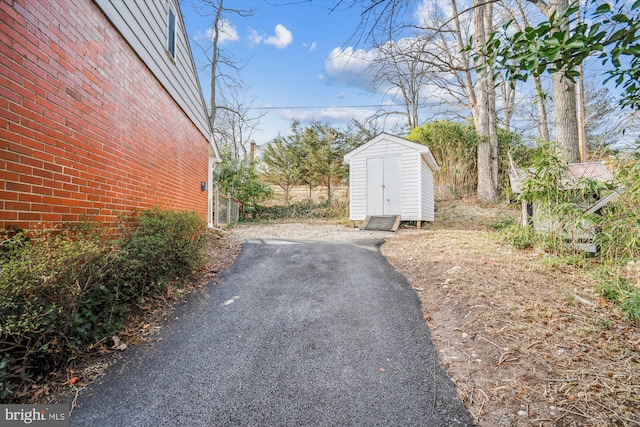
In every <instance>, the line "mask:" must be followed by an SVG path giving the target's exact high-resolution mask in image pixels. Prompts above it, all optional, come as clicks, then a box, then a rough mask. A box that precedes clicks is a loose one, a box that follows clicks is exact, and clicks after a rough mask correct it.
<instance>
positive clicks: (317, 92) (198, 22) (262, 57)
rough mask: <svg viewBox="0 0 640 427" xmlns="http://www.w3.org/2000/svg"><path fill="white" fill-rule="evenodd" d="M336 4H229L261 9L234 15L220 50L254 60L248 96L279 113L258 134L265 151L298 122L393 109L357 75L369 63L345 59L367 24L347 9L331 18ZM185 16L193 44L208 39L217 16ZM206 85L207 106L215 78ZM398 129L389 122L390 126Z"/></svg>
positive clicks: (187, 12)
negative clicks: (384, 107)
mask: <svg viewBox="0 0 640 427" xmlns="http://www.w3.org/2000/svg"><path fill="white" fill-rule="evenodd" d="M276 1H278V2H279V3H280V4H282V3H296V2H285V1H282V0H276ZM183 3H186V2H183ZM332 3H333V1H331V0H327V1H326V2H325V1H314V2H313V4H315V6H313V5H308V4H306V5H299V4H289V5H281V6H278V5H270V4H269V3H267V2H265V1H251V0H227V1H226V2H225V6H227V7H234V8H244V9H255V11H254V13H253V15H252V16H250V17H238V16H236V15H228V18H229V22H228V26H227V27H226V30H224V31H225V34H226V36H225V38H226V40H225V41H224V42H223V43H222V44H221V46H222V47H223V48H224V49H226V50H227V51H229V52H231V53H233V55H234V56H235V57H236V58H238V59H241V60H247V63H246V66H245V67H244V68H243V70H242V71H241V77H242V80H243V82H244V83H245V84H246V85H247V86H248V92H247V97H248V98H255V99H254V101H253V106H254V107H257V108H268V107H274V108H273V109H271V110H270V111H269V113H268V114H267V115H266V116H265V117H263V118H262V120H261V124H260V126H259V128H260V129H261V130H260V131H258V132H256V133H254V135H253V136H254V138H253V139H255V141H256V142H257V143H258V144H264V143H266V142H268V141H269V140H271V139H273V138H274V137H275V136H277V135H278V133H280V134H283V135H286V134H287V133H288V131H289V128H290V124H291V121H292V120H293V119H298V120H300V121H301V122H303V123H305V122H308V121H309V120H318V121H321V122H327V123H330V124H332V125H335V126H336V127H341V126H343V125H345V124H346V123H347V122H348V121H350V120H351V119H354V118H355V119H361V120H364V119H365V118H367V117H368V116H370V115H371V114H373V113H374V112H375V111H376V108H374V107H361V106H370V105H379V104H381V103H384V102H387V103H388V102H391V100H389V99H385V98H384V97H383V96H382V95H381V94H372V93H371V92H370V91H369V90H368V89H367V88H366V86H365V85H364V84H363V82H362V79H361V78H360V77H359V76H358V71H359V70H362V69H363V67H364V63H363V61H362V58H361V59H360V60H356V59H352V60H346V59H345V58H346V55H345V52H346V53H349V52H350V49H353V46H354V45H353V43H351V44H349V43H348V41H349V39H350V38H351V37H352V36H353V34H354V31H355V29H356V27H357V25H358V23H359V22H360V11H359V9H357V8H354V9H346V8H342V9H340V10H339V11H334V12H333V13H329V7H330V6H331V4H332ZM323 5H324V7H323ZM182 13H183V15H184V16H183V17H184V21H185V26H186V29H187V32H188V34H189V37H191V38H192V39H193V40H195V41H202V40H205V39H206V37H207V35H208V34H210V33H209V32H210V29H211V25H212V17H202V16H200V15H199V14H198V13H197V12H196V11H195V10H194V9H193V8H192V7H189V5H188V4H182ZM192 44H193V42H192ZM358 48H360V49H362V48H364V46H358ZM192 51H193V54H194V57H195V61H196V66H198V67H200V66H201V65H202V64H203V63H204V61H206V58H205V57H204V55H203V54H202V52H201V50H200V49H199V48H197V47H193V46H192ZM361 53H363V55H364V54H366V52H365V51H362V52H361ZM200 80H201V84H202V89H203V92H204V95H205V99H206V100H207V101H208V97H209V93H210V91H209V76H208V74H201V78H200ZM356 107H357V108H356ZM393 124H394V121H393V120H389V121H388V123H387V126H388V127H391V126H392V125H393ZM388 130H389V129H388Z"/></svg>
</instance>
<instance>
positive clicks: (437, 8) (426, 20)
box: [414, 0, 453, 26]
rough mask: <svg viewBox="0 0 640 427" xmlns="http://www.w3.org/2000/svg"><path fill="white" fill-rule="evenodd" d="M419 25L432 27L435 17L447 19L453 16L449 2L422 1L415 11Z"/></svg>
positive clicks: (437, 0)
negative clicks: (430, 25)
mask: <svg viewBox="0 0 640 427" xmlns="http://www.w3.org/2000/svg"><path fill="white" fill-rule="evenodd" d="M414 15H415V17H416V19H417V20H418V23H419V25H422V26H427V25H429V24H430V23H431V24H432V25H433V19H434V18H435V17H440V18H446V19H449V18H451V17H452V16H453V8H452V7H451V3H450V2H449V0H422V2H421V3H420V4H419V5H418V7H417V8H416V11H415V14H414Z"/></svg>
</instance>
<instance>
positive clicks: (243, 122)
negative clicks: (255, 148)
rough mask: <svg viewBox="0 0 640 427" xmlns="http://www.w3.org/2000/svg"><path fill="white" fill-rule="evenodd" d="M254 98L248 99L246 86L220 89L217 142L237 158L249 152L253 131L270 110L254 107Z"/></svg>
mask: <svg viewBox="0 0 640 427" xmlns="http://www.w3.org/2000/svg"><path fill="white" fill-rule="evenodd" d="M253 102H254V98H251V99H247V89H246V88H231V89H230V90H229V89H228V90H219V91H218V100H217V104H216V109H217V113H216V114H215V117H214V119H215V122H214V126H213V133H214V138H215V140H216V142H217V143H218V144H219V145H221V146H223V147H229V148H231V150H232V153H233V156H234V158H235V159H240V158H242V157H244V156H245V155H246V154H247V146H248V145H249V144H250V142H251V140H252V137H253V133H254V132H255V131H256V130H257V129H258V126H259V124H260V120H261V118H262V117H264V115H265V114H267V112H268V110H257V109H255V108H253Z"/></svg>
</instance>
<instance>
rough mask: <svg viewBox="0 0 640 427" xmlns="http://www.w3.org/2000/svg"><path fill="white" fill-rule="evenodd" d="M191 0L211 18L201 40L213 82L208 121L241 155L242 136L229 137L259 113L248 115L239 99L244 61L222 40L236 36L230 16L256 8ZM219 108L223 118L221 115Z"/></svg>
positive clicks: (243, 14)
mask: <svg viewBox="0 0 640 427" xmlns="http://www.w3.org/2000/svg"><path fill="white" fill-rule="evenodd" d="M190 4H191V6H192V7H194V8H195V9H196V10H197V11H198V13H199V14H200V15H201V16H205V17H210V18H211V20H212V23H211V29H210V34H208V37H207V38H206V41H205V43H204V45H201V44H199V46H200V48H201V49H202V50H203V52H205V54H206V55H207V58H208V61H207V64H205V67H206V68H207V69H208V72H209V78H210V86H211V93H210V95H209V122H210V123H211V127H212V129H214V137H222V139H221V140H216V143H219V144H220V145H225V144H226V145H229V144H231V145H232V146H233V147H234V156H235V157H236V158H238V157H239V155H240V153H241V152H243V150H244V145H243V142H244V141H243V139H242V138H241V139H239V140H233V141H230V140H229V137H234V136H237V134H238V132H239V130H240V129H245V130H247V129H251V128H252V127H254V126H256V125H257V122H259V116H255V117H251V116H249V115H248V112H249V108H248V107H247V106H246V105H243V104H242V103H241V102H239V101H240V100H243V99H244V98H243V97H244V96H245V92H246V90H245V88H244V85H243V83H242V80H241V78H240V71H241V70H242V68H243V62H242V61H240V60H238V59H236V58H234V57H233V55H232V54H231V53H230V52H229V51H228V50H226V49H224V48H223V47H222V44H223V42H224V41H226V40H227V39H230V38H233V31H232V28H231V27H230V21H229V20H228V16H238V17H248V16H251V15H252V14H253V10H252V9H236V8H231V7H226V6H225V5H226V3H225V2H224V0H191V1H190ZM220 112H222V115H223V116H222V118H219V117H218V115H219V113H220ZM221 126H222V128H221ZM245 134H246V132H245Z"/></svg>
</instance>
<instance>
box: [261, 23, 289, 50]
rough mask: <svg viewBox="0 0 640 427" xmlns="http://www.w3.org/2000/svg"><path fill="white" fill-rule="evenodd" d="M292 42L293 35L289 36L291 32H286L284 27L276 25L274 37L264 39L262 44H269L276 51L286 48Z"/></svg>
mask: <svg viewBox="0 0 640 427" xmlns="http://www.w3.org/2000/svg"><path fill="white" fill-rule="evenodd" d="M292 41H293V34H291V31H289V30H287V28H286V27H285V26H284V25H282V24H278V25H276V29H275V35H273V36H271V37H267V38H266V39H264V44H269V45H272V46H275V47H277V48H278V49H283V48H285V47H287V46H288V45H289V44H290V43H291V42H292Z"/></svg>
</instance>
